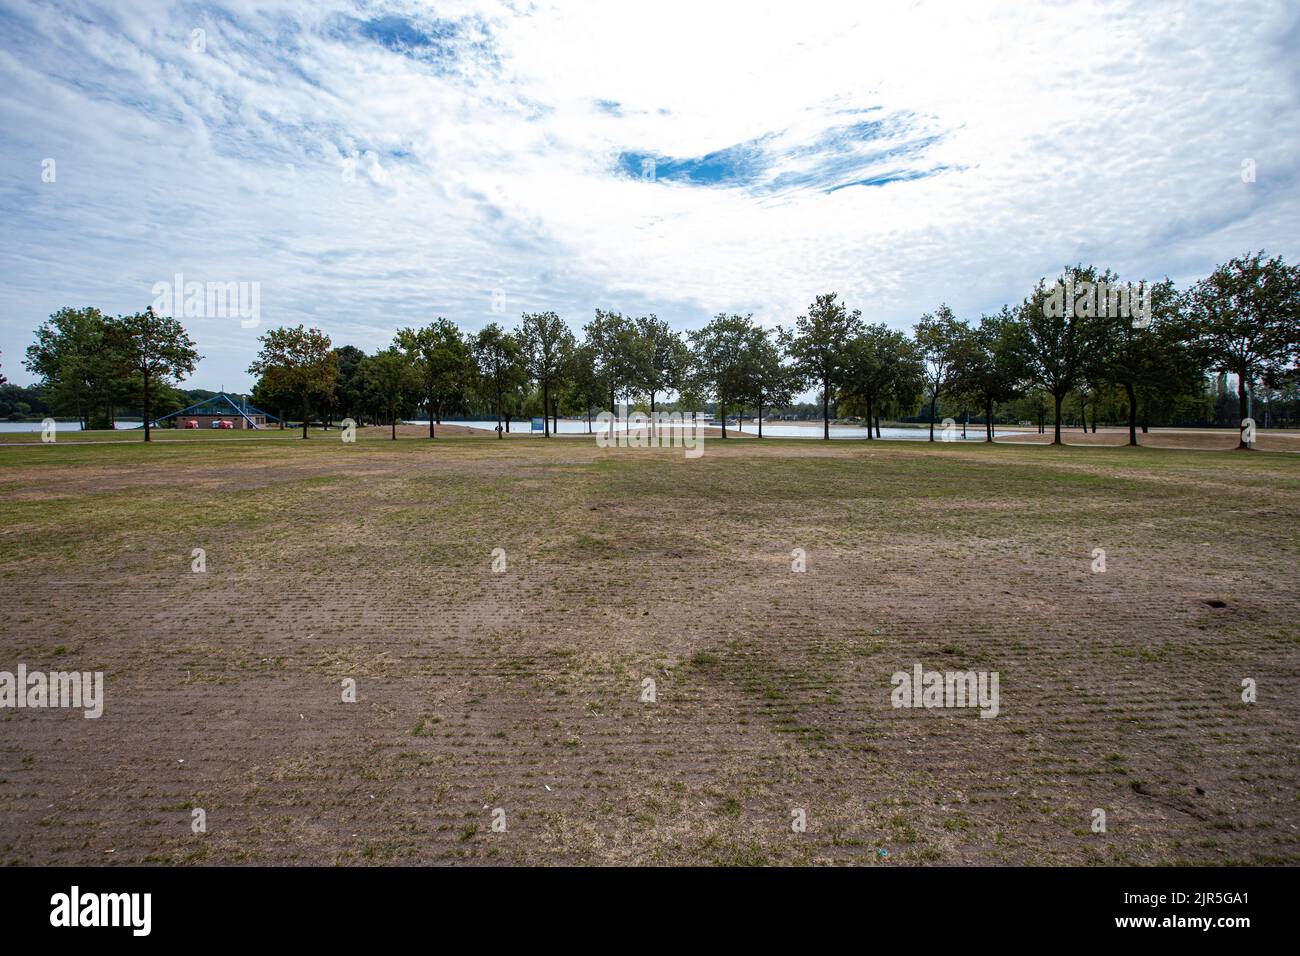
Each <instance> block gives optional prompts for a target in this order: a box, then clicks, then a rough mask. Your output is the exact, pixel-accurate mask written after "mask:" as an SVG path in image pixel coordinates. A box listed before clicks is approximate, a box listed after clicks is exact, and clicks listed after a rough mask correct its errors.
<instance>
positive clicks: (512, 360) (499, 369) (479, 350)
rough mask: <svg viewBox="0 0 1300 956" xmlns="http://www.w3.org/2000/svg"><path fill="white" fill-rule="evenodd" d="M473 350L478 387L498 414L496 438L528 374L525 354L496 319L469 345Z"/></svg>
mask: <svg viewBox="0 0 1300 956" xmlns="http://www.w3.org/2000/svg"><path fill="white" fill-rule="evenodd" d="M470 353H471V354H472V356H473V358H474V364H475V367H476V368H477V370H478V378H479V389H480V391H481V393H482V394H483V395H484V396H485V397H487V399H488V401H489V402H490V403H491V405H492V411H493V413H494V414H495V415H496V421H497V428H496V431H497V438H504V437H505V434H504V432H503V431H502V428H501V418H502V415H503V414H504V412H505V405H506V402H507V399H508V398H509V397H510V395H511V394H512V392H513V391H514V390H515V389H517V388H518V387H519V385H520V383H521V382H522V380H523V378H524V376H525V375H526V372H525V369H524V361H523V353H522V351H521V350H520V348H519V343H518V341H516V339H515V337H514V336H513V335H511V334H510V333H508V332H505V331H504V330H502V328H501V326H499V325H497V324H496V323H495V322H492V323H489V324H488V325H486V326H484V327H483V328H482V329H480V330H479V333H478V334H477V335H476V336H475V337H474V339H473V341H472V343H471V345H470Z"/></svg>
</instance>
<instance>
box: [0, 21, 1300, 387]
mask: <svg viewBox="0 0 1300 956" xmlns="http://www.w3.org/2000/svg"><path fill="white" fill-rule="evenodd" d="M1298 107H1300V7H1297V5H1296V4H1294V3H1289V4H1288V3H1282V2H1279V3H1255V2H1234V3H1231V4H1224V3H1217V2H1216V3H1205V4H1200V3H1177V4H1174V3H1170V4H1166V3H1160V2H1154V0H1142V2H1138V3H1132V4H1130V3H1124V2H1115V3H1065V2H1060V3H1052V4H1043V5H1033V6H1031V5H1029V4H1024V5H1021V4H1013V3H1003V4H998V5H996V6H994V5H992V4H990V5H988V6H985V5H983V4H979V3H973V2H956V3H952V4H945V3H938V2H929V0H918V2H899V3H892V2H880V3H872V4H870V5H868V4H863V3H857V2H848V0H841V2H838V3H819V2H816V0H799V2H793V3H764V2H747V3H737V4H730V3H722V2H712V0H691V2H684V3H677V2H672V0H656V2H655V3H637V4H634V3H630V2H629V3H621V2H620V3H615V2H609V0H604V2H567V0H564V2H555V3H551V2H543V0H539V2H536V3H530V2H524V0H518V2H513V3H505V4H501V3H491V4H489V3H471V2H450V3H430V2H416V0H405V2H358V0H352V2H341V0H293V2H290V0H235V2H227V3H219V2H212V3H202V4H165V3H161V2H142V0H113V2H111V3H106V4H104V5H102V6H101V5H97V4H93V3H65V2H58V0H42V2H40V3H27V2H22V0H0V173H2V177H0V214H2V215H3V223H4V229H3V231H2V233H0V352H2V353H3V355H2V356H0V371H3V372H4V373H5V374H6V375H8V376H9V378H10V379H11V380H13V381H17V382H23V383H25V382H28V381H30V380H31V376H30V375H29V374H28V373H27V372H26V371H25V370H23V369H22V368H21V365H20V362H21V356H22V352H23V350H24V348H25V347H26V345H27V344H28V343H29V342H30V341H31V330H32V329H33V328H35V327H36V326H37V325H38V324H39V323H40V322H41V321H42V320H43V319H44V318H45V317H46V316H47V315H48V314H49V313H50V312H52V311H54V310H55V309H57V308H59V307H61V306H64V305H78V306H80V305H96V306H99V307H100V308H102V309H104V310H105V311H109V312H113V313H121V312H128V311H136V310H138V309H142V308H143V307H144V306H145V305H147V304H149V303H150V302H151V301H152V300H153V297H154V295H153V289H154V286H155V284H157V283H159V282H162V281H173V277H174V276H175V275H176V274H178V273H179V274H181V275H183V276H184V278H185V280H186V281H199V282H223V283H226V282H257V283H260V322H261V326H260V328H244V327H242V325H241V323H240V321H239V320H238V319H237V318H219V317H201V318H193V319H187V320H186V324H187V326H188V327H189V328H190V330H191V333H192V334H193V336H194V337H195V339H196V340H197V341H198V343H199V347H200V351H201V352H202V353H203V354H204V355H205V356H206V358H205V360H204V361H203V362H202V363H201V365H200V366H199V371H198V373H197V374H196V376H195V377H194V378H193V379H192V380H191V383H190V384H192V385H194V386H200V387H209V388H217V387H221V386H224V387H226V388H229V389H243V388H247V387H249V386H250V385H251V380H250V378H249V376H248V375H247V373H246V371H245V369H246V367H247V365H248V363H249V361H250V360H251V358H252V356H253V354H254V353H255V352H256V348H257V343H256V337H257V335H258V334H259V332H260V331H264V330H265V328H267V327H270V326H275V325H282V324H297V323H299V322H303V323H307V324H309V325H315V326H318V327H320V328H322V329H324V330H325V331H327V332H328V333H329V334H330V335H331V336H332V337H333V338H334V341H335V343H336V344H343V343H351V344H354V345H358V346H361V347H362V348H365V349H367V350H373V349H375V348H378V347H383V346H385V345H386V344H387V343H388V342H389V340H390V339H391V337H392V334H393V331H394V329H396V328H398V327H400V326H404V325H410V324H415V323H422V322H426V321H429V320H431V319H433V318H435V317H437V316H440V315H441V316H447V317H449V318H452V319H454V320H456V321H457V322H458V323H460V324H461V326H462V328H464V329H466V330H475V329H478V328H480V327H481V326H482V325H484V324H486V323H487V322H491V321H499V322H504V323H506V324H514V323H515V322H516V321H517V319H518V317H519V313H520V312H523V311H534V310H541V309H553V310H555V311H557V312H559V313H560V314H561V315H563V316H564V317H565V318H566V319H568V321H569V322H570V324H571V325H572V326H573V327H574V328H575V329H577V328H579V327H580V326H581V325H582V323H584V322H586V321H588V320H589V319H590V317H591V313H592V310H593V309H594V308H597V307H602V308H612V309H618V310H621V311H623V312H624V313H632V314H644V313H648V312H654V313H656V314H658V315H659V316H660V317H661V318H666V319H668V320H669V321H670V322H671V323H672V324H673V325H675V326H676V327H678V328H680V329H690V328H694V327H697V326H698V325H700V324H702V323H703V322H704V321H706V320H707V319H708V317H709V316H710V315H712V314H714V313H716V312H720V311H723V310H725V311H728V312H742V313H743V312H753V313H754V314H755V315H756V317H758V318H759V319H761V320H762V321H763V322H764V323H765V324H769V325H777V324H782V323H788V322H790V321H791V320H792V319H793V318H794V317H795V316H796V315H798V314H799V313H800V312H802V311H803V310H804V309H805V308H806V306H807V304H808V302H809V301H810V300H811V299H812V297H813V296H814V295H815V294H816V293H818V292H823V291H829V290H836V291H839V292H840V293H841V295H842V296H843V297H844V298H845V299H846V300H847V301H848V303H849V305H850V306H851V307H854V308H859V309H861V310H862V312H863V314H864V316H865V317H867V318H868V319H869V320H871V321H885V322H888V323H890V324H891V325H895V326H898V327H905V326H910V325H911V324H912V323H914V322H915V321H916V319H917V318H918V317H919V316H920V314H921V313H923V312H925V311H928V310H932V309H933V308H934V307H935V306H937V305H938V304H939V303H940V302H942V301H946V302H948V303H949V304H950V305H951V306H952V307H953V308H954V309H955V310H956V311H957V313H958V315H960V316H962V317H968V318H978V316H979V314H980V313H981V312H982V311H992V310H994V309H996V308H997V307H999V306H1000V305H1001V304H1002V303H1003V302H1008V301H1012V302H1014V301H1018V300H1019V299H1020V298H1021V297H1023V296H1024V295H1025V294H1026V293H1027V291H1028V290H1029V288H1030V287H1031V286H1032V285H1033V283H1034V281H1035V280H1036V279H1037V278H1038V277H1039V276H1043V275H1047V274H1050V273H1053V272H1054V271H1056V270H1059V268H1060V267H1061V266H1062V265H1063V264H1065V263H1073V262H1076V261H1083V262H1094V263H1096V264H1097V265H1098V266H1108V267H1110V268H1112V269H1114V270H1116V271H1117V272H1119V273H1120V275H1121V276H1122V277H1125V278H1132V279H1138V278H1158V277H1162V276H1164V275H1169V276H1171V277H1173V278H1174V279H1176V280H1179V281H1180V282H1183V281H1188V280H1191V279H1194V278H1196V277H1198V276H1200V275H1203V274H1204V273H1205V272H1206V271H1208V269H1209V268H1210V267H1212V266H1213V265H1214V264H1215V263H1216V262H1219V261H1222V260H1224V259H1226V258H1228V257H1229V256H1231V255H1234V254H1240V253H1243V252H1245V251H1247V250H1250V249H1256V248H1259V247H1264V248H1266V249H1268V250H1269V251H1270V252H1280V253H1282V254H1283V255H1285V256H1286V257H1287V258H1288V259H1289V260H1291V261H1295V260H1296V259H1298V258H1300V229H1297V227H1298V226H1300V108H1298ZM49 160H53V164H50V163H49V162H48V161H49ZM1247 164H1249V166H1250V167H1251V168H1253V170H1254V176H1253V180H1254V181H1253V182H1251V181H1245V180H1247V179H1250V178H1251V177H1249V176H1243V169H1244V168H1246V165H1247ZM51 174H52V175H51ZM50 179H52V180H53V181H46V180H50Z"/></svg>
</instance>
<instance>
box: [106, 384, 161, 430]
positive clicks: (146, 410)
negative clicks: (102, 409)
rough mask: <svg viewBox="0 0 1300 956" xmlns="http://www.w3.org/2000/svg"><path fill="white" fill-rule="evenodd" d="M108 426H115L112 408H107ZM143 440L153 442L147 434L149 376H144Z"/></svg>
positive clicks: (110, 406)
mask: <svg viewBox="0 0 1300 956" xmlns="http://www.w3.org/2000/svg"><path fill="white" fill-rule="evenodd" d="M108 421H109V425H110V426H111V425H113V424H115V423H114V421H113V406H112V405H109V407H108ZM144 440H145V441H153V438H151V437H150V433H149V376H148V375H145V376H144Z"/></svg>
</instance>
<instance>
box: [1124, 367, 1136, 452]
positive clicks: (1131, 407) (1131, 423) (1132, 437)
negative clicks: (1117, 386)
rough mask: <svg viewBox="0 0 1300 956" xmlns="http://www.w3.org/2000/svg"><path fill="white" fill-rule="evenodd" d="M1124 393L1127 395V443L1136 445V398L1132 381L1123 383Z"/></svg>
mask: <svg viewBox="0 0 1300 956" xmlns="http://www.w3.org/2000/svg"><path fill="white" fill-rule="evenodd" d="M1124 393H1125V394H1126V395H1127V396H1128V443H1129V444H1130V445H1132V446H1134V447H1137V443H1138V399H1137V392H1136V391H1134V389H1133V383H1132V382H1125V383H1124Z"/></svg>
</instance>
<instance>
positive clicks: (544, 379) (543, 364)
mask: <svg viewBox="0 0 1300 956" xmlns="http://www.w3.org/2000/svg"><path fill="white" fill-rule="evenodd" d="M517 339H518V341H519V343H520V345H521V347H522V349H523V356H524V361H525V364H526V366H527V368H528V374H529V375H531V376H532V377H533V380H534V381H535V382H537V387H538V388H540V389H541V390H542V435H543V437H545V438H550V437H551V413H552V408H551V397H552V396H553V395H554V394H555V393H556V391H557V390H558V389H559V387H560V382H561V380H562V378H563V376H564V374H565V372H566V370H567V369H568V368H569V362H570V358H571V356H572V354H573V350H574V349H575V348H576V347H577V343H576V341H575V340H574V338H573V333H572V332H570V331H569V327H568V326H567V325H565V324H564V320H563V319H561V318H560V317H559V316H558V315H556V314H555V313H554V312H530V313H526V314H525V315H524V316H523V325H522V326H521V327H520V329H519V332H518V334H517ZM555 427H556V428H557V429H558V428H559V427H560V423H559V421H558V416H557V420H556V422H555Z"/></svg>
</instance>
